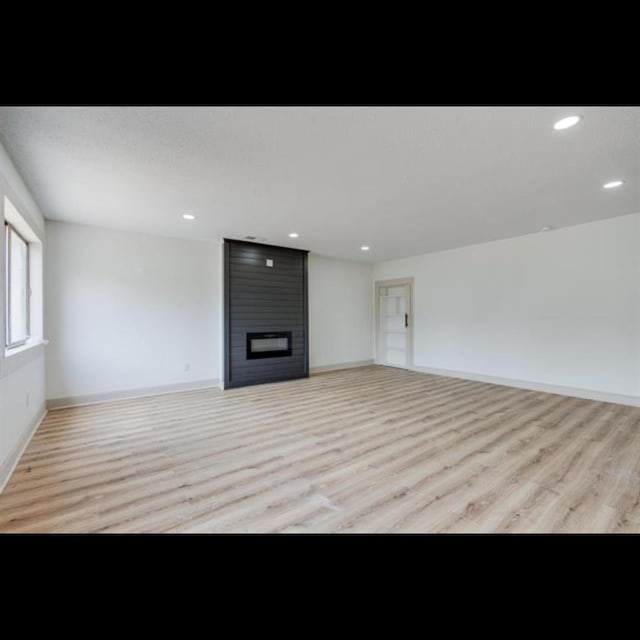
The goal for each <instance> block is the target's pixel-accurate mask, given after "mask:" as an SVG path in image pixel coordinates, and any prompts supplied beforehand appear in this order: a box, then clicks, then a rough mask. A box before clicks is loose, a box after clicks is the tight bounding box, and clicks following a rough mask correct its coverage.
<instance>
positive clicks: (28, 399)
mask: <svg viewBox="0 0 640 640" xmlns="http://www.w3.org/2000/svg"><path fill="white" fill-rule="evenodd" d="M29 402H31V398H29V394H28V393H27V407H28V406H29Z"/></svg>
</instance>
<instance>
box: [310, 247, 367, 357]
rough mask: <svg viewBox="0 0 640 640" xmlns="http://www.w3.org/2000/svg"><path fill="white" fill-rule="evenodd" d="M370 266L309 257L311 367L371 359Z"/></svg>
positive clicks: (315, 256) (312, 255)
mask: <svg viewBox="0 0 640 640" xmlns="http://www.w3.org/2000/svg"><path fill="white" fill-rule="evenodd" d="M371 275H372V265H370V264H363V263H361V262H348V261H345V260H332V259H329V258H323V257H320V256H317V255H314V254H311V255H310V256H309V363H310V366H311V368H313V367H322V366H331V365H336V364H344V363H351V362H362V361H364V360H371V359H372V358H373V327H372V316H371V308H372V304H373V286H372V284H371Z"/></svg>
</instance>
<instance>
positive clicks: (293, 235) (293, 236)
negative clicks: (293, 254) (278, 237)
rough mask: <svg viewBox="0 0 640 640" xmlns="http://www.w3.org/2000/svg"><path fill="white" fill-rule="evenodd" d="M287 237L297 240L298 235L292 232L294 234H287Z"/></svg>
mask: <svg viewBox="0 0 640 640" xmlns="http://www.w3.org/2000/svg"><path fill="white" fill-rule="evenodd" d="M289 237H290V238H297V237H298V234H297V233H295V232H294V233H290V234H289Z"/></svg>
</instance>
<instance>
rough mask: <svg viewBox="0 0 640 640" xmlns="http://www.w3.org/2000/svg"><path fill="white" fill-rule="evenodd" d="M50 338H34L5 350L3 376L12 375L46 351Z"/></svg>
mask: <svg viewBox="0 0 640 640" xmlns="http://www.w3.org/2000/svg"><path fill="white" fill-rule="evenodd" d="M48 344H49V341H48V340H32V341H29V342H27V344H24V345H22V346H21V347H15V348H14V349H5V350H4V361H3V363H2V377H3V378H4V377H5V376H8V375H11V374H12V373H14V372H15V371H17V370H18V369H21V368H22V367H24V366H25V365H26V364H28V363H29V362H31V361H32V360H35V359H36V358H37V357H39V356H40V355H41V354H43V353H44V349H45V347H46V346H47V345H48Z"/></svg>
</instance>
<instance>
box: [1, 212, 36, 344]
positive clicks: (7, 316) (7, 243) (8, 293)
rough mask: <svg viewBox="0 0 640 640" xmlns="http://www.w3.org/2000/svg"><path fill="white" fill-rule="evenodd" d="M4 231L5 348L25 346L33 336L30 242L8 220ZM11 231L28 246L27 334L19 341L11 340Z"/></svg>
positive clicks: (5, 222)
mask: <svg viewBox="0 0 640 640" xmlns="http://www.w3.org/2000/svg"><path fill="white" fill-rule="evenodd" d="M4 233H5V244H4V249H5V274H4V276H5V277H4V281H5V289H6V291H5V303H6V310H5V322H6V327H5V336H4V344H5V349H7V351H8V350H10V349H17V348H18V347H23V346H24V345H25V344H27V342H29V339H30V338H31V246H30V242H29V241H28V240H27V239H26V238H25V237H24V236H23V235H22V234H21V233H20V232H19V231H18V230H17V229H16V228H15V227H14V226H13V225H12V224H11V223H10V222H8V221H7V220H5V221H4ZM11 233H15V234H16V235H17V236H18V238H20V240H22V242H24V244H25V246H26V248H27V254H26V263H27V264H26V278H27V309H26V312H27V335H26V337H25V338H24V340H18V341H17V342H10V337H11V328H10V324H11Z"/></svg>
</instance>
